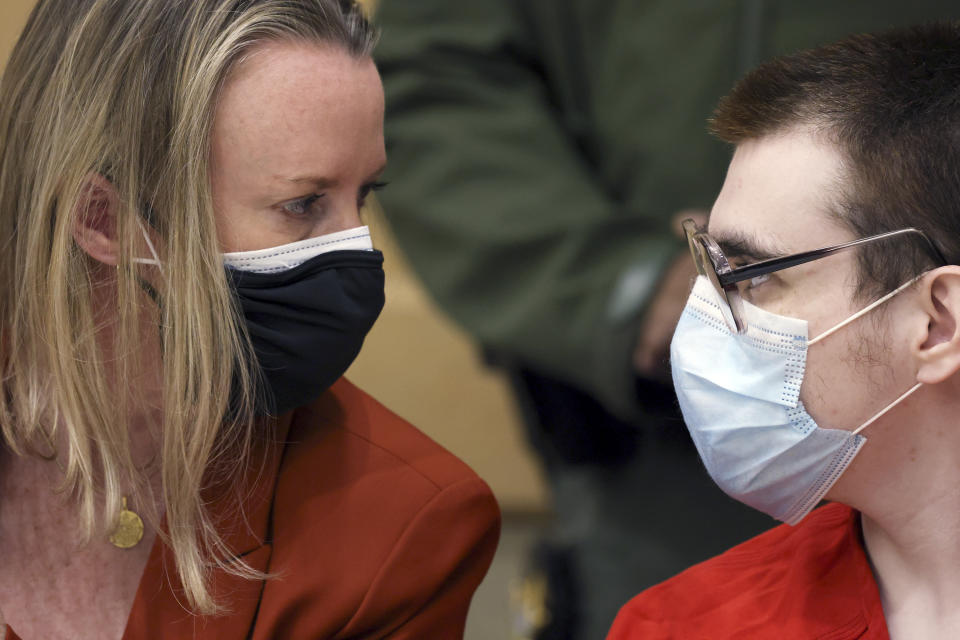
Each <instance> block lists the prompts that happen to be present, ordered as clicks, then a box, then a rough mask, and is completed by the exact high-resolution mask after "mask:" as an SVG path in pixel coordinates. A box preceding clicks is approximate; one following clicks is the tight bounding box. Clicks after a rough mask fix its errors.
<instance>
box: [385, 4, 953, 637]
mask: <svg viewBox="0 0 960 640" xmlns="http://www.w3.org/2000/svg"><path fill="white" fill-rule="evenodd" d="M954 6H955V5H954V3H951V2H946V1H939V2H936V1H932V0H925V1H921V2H913V3H910V4H908V5H904V4H903V3H895V2H879V3H878V2H844V3H836V2H826V1H822V0H821V1H815V2H804V3H789V2H773V1H766V2H764V1H760V0H741V1H733V0H728V1H725V2H715V3H689V2H672V1H670V2H668V1H665V0H664V1H661V2H641V1H625V0H616V1H612V2H606V3H597V2H593V1H590V0H568V1H566V2H557V1H556V0H487V1H485V2H479V3H452V2H449V0H381V2H380V3H379V7H378V20H379V22H380V24H381V25H382V27H383V38H382V41H381V43H380V45H379V46H378V49H377V53H376V58H377V61H378V63H379V65H380V68H381V72H382V74H383V77H384V82H385V87H386V91H387V145H388V149H389V152H390V154H391V165H390V168H389V169H388V172H387V174H386V179H387V180H388V181H390V182H391V186H390V188H389V189H388V190H387V191H385V192H384V193H383V194H382V197H381V202H382V203H383V204H384V207H385V210H386V216H387V220H388V222H389V225H390V228H391V230H392V231H393V233H394V234H395V236H396V238H397V240H398V241H399V243H400V246H401V248H402V249H403V250H404V252H405V253H406V256H407V257H408V259H409V260H410V262H411V264H412V266H413V267H414V269H415V271H416V273H417V274H418V275H419V276H420V278H422V280H423V282H424V283H425V284H426V286H427V288H428V290H429V291H430V292H431V294H432V295H433V296H434V298H435V299H436V301H437V302H438V303H439V305H440V306H441V308H442V309H443V310H444V311H445V312H446V313H448V314H449V315H450V316H451V317H452V318H453V319H454V320H455V321H456V322H457V323H459V324H460V325H462V326H463V327H464V328H465V329H466V330H467V331H468V332H469V333H470V334H471V335H473V336H474V337H475V339H476V340H477V342H478V343H479V344H480V345H481V346H482V348H483V353H484V355H485V357H486V358H487V359H488V361H489V362H491V363H492V364H494V365H496V366H498V367H500V368H502V370H504V371H505V372H507V374H508V375H509V377H510V380H511V382H512V387H513V390H514V392H515V395H516V399H517V401H518V403H519V405H520V406H521V407H522V408H523V410H524V416H525V426H526V429H527V435H528V439H529V442H530V444H531V445H532V447H533V448H534V449H535V450H536V452H537V453H538V455H539V456H540V459H541V460H542V462H543V466H544V469H545V470H546V473H547V477H548V481H549V484H550V488H551V492H552V498H553V508H554V512H555V521H554V523H553V525H552V527H551V530H550V531H549V532H548V533H547V535H546V536H545V541H544V543H543V544H542V545H539V546H538V548H537V549H536V550H535V552H534V554H533V556H534V557H533V558H532V564H533V565H534V569H533V570H532V572H531V573H532V575H537V574H540V575H542V576H543V577H545V579H546V581H547V588H546V589H545V590H544V591H543V598H542V600H543V602H542V603H541V605H542V606H541V609H542V610H541V611H538V612H536V615H533V614H531V616H530V619H529V624H527V625H523V624H521V628H520V630H521V631H522V632H523V633H524V634H525V635H528V636H530V637H537V638H540V639H545V638H575V639H580V638H587V639H593V638H600V637H603V636H604V634H605V632H606V630H607V629H608V628H609V626H610V623H611V622H612V620H613V617H614V615H615V613H616V610H617V608H618V607H619V605H620V604H621V603H622V602H624V601H625V600H626V598H628V597H629V596H630V595H632V594H634V593H636V592H637V591H638V590H640V589H642V588H643V587H645V586H648V585H650V584H653V583H655V582H658V581H660V580H662V579H664V578H666V577H668V576H670V575H672V574H674V573H676V572H677V571H679V570H681V569H683V568H685V567H686V566H688V565H690V564H692V563H694V562H696V561H698V560H701V559H704V558H706V557H708V556H710V555H713V554H715V553H717V552H719V551H721V550H723V549H725V548H727V547H729V546H731V545H732V544H733V543H735V542H737V541H740V540H742V539H744V538H746V537H748V536H749V535H751V534H753V533H756V532H757V531H759V530H761V529H763V528H765V527H767V526H770V525H772V524H773V521H771V520H769V519H768V518H764V517H757V515H756V514H752V513H750V512H749V511H748V510H746V509H745V508H742V507H741V506H740V505H738V504H736V503H734V502H733V501H731V500H729V499H728V498H726V497H725V496H723V495H722V494H721V493H720V492H719V491H718V490H717V489H716V488H715V487H714V486H713V484H712V483H711V482H710V480H709V478H708V476H707V475H706V473H705V472H704V471H703V469H702V466H701V464H700V462H699V460H698V459H697V455H696V452H695V450H694V448H693V446H692V444H691V443H690V442H689V438H688V436H687V434H686V431H685V430H684V429H683V428H682V425H681V422H680V420H679V417H678V415H677V413H676V411H675V400H674V396H673V393H672V390H671V389H670V387H669V386H668V385H664V384H663V381H664V380H665V379H666V374H667V367H666V350H667V345H668V341H669V337H670V335H671V334H672V330H673V326H674V324H675V322H676V319H677V317H678V316H679V314H680V310H681V308H682V306H683V304H684V302H685V300H686V296H687V292H688V290H689V283H690V279H691V277H692V276H693V275H694V272H693V267H692V265H691V264H690V261H689V258H688V257H687V256H686V254H685V248H684V243H683V241H682V234H680V233H679V229H678V228H677V226H676V225H675V221H676V220H678V219H679V218H683V217H686V216H689V215H693V216H694V217H697V216H698V215H699V216H700V217H702V216H703V209H705V208H706V207H707V206H708V205H709V203H710V202H711V201H712V199H713V195H714V194H715V193H716V192H717V190H718V189H719V186H720V184H721V182H722V179H723V173H724V168H725V166H726V162H727V159H728V152H727V151H726V150H725V149H724V147H723V145H722V144H720V143H719V142H716V141H711V140H710V139H709V137H708V136H707V134H706V132H705V122H706V119H707V117H708V115H709V114H710V110H711V109H712V108H713V106H714V105H715V104H716V101H717V99H718V98H719V97H720V96H721V95H722V94H723V93H724V92H725V91H726V90H727V89H728V87H729V86H730V85H731V84H732V83H733V81H734V79H735V78H737V77H738V76H739V75H741V74H742V73H743V72H745V71H746V70H748V69H749V68H751V67H753V66H755V65H756V64H757V63H759V62H761V61H762V60H764V59H766V58H768V57H770V56H773V55H776V54H779V53H783V52H788V51H793V50H796V49H798V48H802V47H807V46H813V45H815V44H819V43H822V42H826V41H830V40H833V39H836V38H837V37H840V36H842V35H844V34H847V33H850V32H855V31H866V30H876V29H880V28H883V27H887V26H891V25H895V24H904V23H908V22H917V21H921V20H926V19H930V18H939V17H953V16H955V14H956V10H955V8H954ZM469 393H470V392H469V390H468V389H464V394H469ZM654 488H656V490H654ZM531 592H533V593H536V592H537V590H536V589H534V590H528V591H527V593H531ZM533 610H534V611H535V610H536V607H534V608H533Z"/></svg>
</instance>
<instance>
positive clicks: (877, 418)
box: [852, 382, 923, 435]
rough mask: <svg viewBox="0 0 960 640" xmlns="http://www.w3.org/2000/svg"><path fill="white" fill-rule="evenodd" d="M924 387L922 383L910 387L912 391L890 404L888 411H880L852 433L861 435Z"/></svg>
mask: <svg viewBox="0 0 960 640" xmlns="http://www.w3.org/2000/svg"><path fill="white" fill-rule="evenodd" d="M922 386H923V383H922V382H918V383H917V384H915V385H913V386H912V387H910V389H908V390H907V392H906V393H904V394H903V395H902V396H900V397H899V398H897V399H896V400H894V401H893V402H891V403H890V404H888V405H887V408H886V409H883V410H881V411H880V412H879V413H877V414H876V415H875V416H873V417H872V418H870V419H869V420H867V421H866V422H864V423H863V424H862V425H860V426H859V427H857V428H856V429H854V430H853V432H852V433H853V435H857V434H858V433H860V432H861V431H863V430H864V429H866V428H867V427H869V426H870V425H872V424H873V423H874V422H876V421H877V420H879V419H880V418H882V417H883V416H884V414H886V413H887V412H888V411H890V409H893V408H894V407H895V406H897V405H898V404H900V403H901V402H903V401H904V400H906V399H907V398H908V397H909V396H910V394H912V393H913V392H914V391H916V390H917V389H919V388H920V387H922Z"/></svg>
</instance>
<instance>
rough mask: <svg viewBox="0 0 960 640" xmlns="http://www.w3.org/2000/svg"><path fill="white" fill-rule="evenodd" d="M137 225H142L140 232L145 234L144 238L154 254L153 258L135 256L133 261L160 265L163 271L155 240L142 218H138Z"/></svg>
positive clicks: (151, 253)
mask: <svg viewBox="0 0 960 640" xmlns="http://www.w3.org/2000/svg"><path fill="white" fill-rule="evenodd" d="M137 226H139V227H140V233H142V234H143V239H144V240H146V241H147V249H149V250H150V255H152V256H153V259H152V260H151V259H150V258H134V259H133V261H134V262H135V263H137V264H151V265H153V266H155V267H160V273H163V263H162V262H160V256H159V255H158V254H157V250H156V248H154V246H153V242H151V241H150V236H149V234H147V230H146V229H145V228H144V226H143V222H141V221H140V218H137Z"/></svg>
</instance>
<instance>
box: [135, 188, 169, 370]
mask: <svg viewBox="0 0 960 640" xmlns="http://www.w3.org/2000/svg"><path fill="white" fill-rule="evenodd" d="M141 217H142V218H143V220H144V221H146V223H147V224H148V225H149V226H150V227H151V228H153V229H156V228H157V226H156V213H155V212H154V210H153V207H151V206H150V205H149V204H147V205H144V207H143V208H142V209H141ZM137 225H139V227H140V232H141V233H142V234H143V238H144V240H146V241H147V246H148V247H149V248H150V254H151V256H152V258H150V259H145V258H136V259H134V262H138V263H140V264H151V265H155V266H156V267H157V268H159V269H160V271H161V272H163V265H162V264H161V263H160V256H159V255H157V250H156V249H155V248H154V246H153V243H152V242H151V241H150V236H149V234H147V230H146V228H145V227H144V226H143V222H141V221H140V220H139V219H138V220H137ZM134 277H135V278H136V279H137V285H138V286H139V287H140V288H141V289H142V290H143V292H144V293H146V294H147V295H148V296H149V297H150V299H151V300H153V303H154V304H155V305H157V309H159V311H160V314H161V315H163V300H162V299H161V297H160V294H159V293H157V290H156V288H155V287H154V286H153V285H152V284H150V283H149V282H147V281H146V280H145V279H144V278H142V277H141V276H140V274H136V275H135V276H134ZM157 330H158V337H159V339H160V352H161V353H163V351H164V349H163V331H162V330H161V329H160V326H159V325H158V326H157Z"/></svg>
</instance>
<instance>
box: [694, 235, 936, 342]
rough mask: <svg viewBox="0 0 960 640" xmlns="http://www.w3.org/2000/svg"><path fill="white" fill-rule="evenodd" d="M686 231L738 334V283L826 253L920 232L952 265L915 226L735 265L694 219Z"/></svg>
mask: <svg viewBox="0 0 960 640" xmlns="http://www.w3.org/2000/svg"><path fill="white" fill-rule="evenodd" d="M683 231H684V233H685V234H686V237H687V243H688V244H689V245H690V253H691V254H692V255H693V261H694V264H695V265H696V267H697V271H698V272H699V273H700V275H704V276H706V277H707V278H708V279H709V280H710V281H711V283H712V284H713V286H714V288H715V289H717V291H718V292H719V293H720V294H721V295H723V297H724V299H725V300H726V302H727V306H728V307H729V309H730V315H731V316H732V319H733V322H734V325H735V328H736V331H737V333H739V334H743V333H746V331H747V326H746V323H745V322H744V321H743V302H742V300H741V298H740V290H739V289H738V288H737V286H736V285H737V283H738V282H743V281H744V280H750V279H751V278H756V277H758V276H763V275H767V274H769V273H774V272H776V271H782V270H783V269H789V268H790V267H796V266H798V265H801V264H806V263H808V262H813V261H814V260H819V259H820V258H826V257H827V256H831V255H833V254H835V253H839V252H841V251H845V250H847V249H852V248H853V247H857V246H860V245H863V244H867V243H870V242H876V241H877V240H884V239H887V238H892V237H896V236H900V235H906V234H918V235H919V236H920V237H921V238H923V240H924V241H925V242H926V243H927V247H928V248H929V249H930V252H931V254H932V255H933V256H935V257H936V258H937V259H938V260H939V261H940V265H941V266H942V265H946V264H949V263H948V262H947V260H946V258H944V256H943V253H941V252H940V250H939V249H938V248H937V246H936V245H935V244H933V242H932V241H931V240H930V238H929V237H928V236H927V234H926V233H924V232H923V231H921V230H920V229H916V228H914V227H907V228H904V229H898V230H896V231H887V232H885V233H878V234H876V235H873V236H867V237H866V238H859V239H857V240H851V241H850V242H844V243H842V244H838V245H834V246H831V247H822V248H820V249H813V250H812V251H803V252H800V253H793V254H790V255H787V256H781V257H779V258H771V259H769V260H761V261H760V262H754V263H753V264H748V265H744V266H742V267H736V268H734V267H731V266H730V262H729V261H728V260H727V257H726V256H725V255H724V253H723V251H722V250H721V249H720V246H719V245H718V244H717V242H716V240H714V239H713V237H711V236H710V234H708V233H707V232H706V231H704V230H702V229H700V228H699V227H698V226H697V223H696V221H694V220H693V219H692V218H687V219H686V220H684V221H683ZM701 248H702V251H701ZM703 257H706V258H707V260H708V261H709V262H710V267H711V268H710V269H709V270H708V269H706V265H704V264H703V260H702V258H703ZM731 328H734V327H731Z"/></svg>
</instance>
